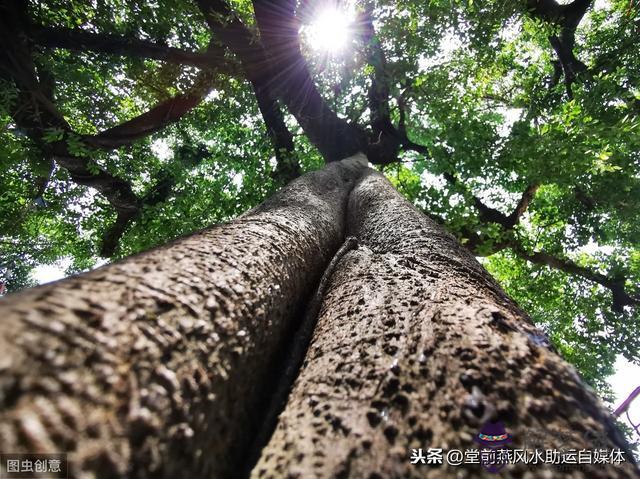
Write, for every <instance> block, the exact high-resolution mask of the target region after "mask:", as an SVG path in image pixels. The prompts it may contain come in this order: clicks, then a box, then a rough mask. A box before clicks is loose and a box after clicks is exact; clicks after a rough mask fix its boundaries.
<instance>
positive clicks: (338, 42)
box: [306, 7, 353, 53]
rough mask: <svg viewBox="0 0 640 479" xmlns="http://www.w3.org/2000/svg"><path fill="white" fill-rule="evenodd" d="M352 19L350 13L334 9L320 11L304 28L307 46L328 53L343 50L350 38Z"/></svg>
mask: <svg viewBox="0 0 640 479" xmlns="http://www.w3.org/2000/svg"><path fill="white" fill-rule="evenodd" d="M352 17H353V16H352V14H351V12H349V11H347V10H340V9H337V8H334V7H332V8H327V9H325V10H322V11H320V12H319V13H318V14H317V15H316V17H315V19H314V20H313V21H312V22H311V24H310V25H309V26H308V27H307V28H306V30H307V31H306V34H307V38H308V42H309V46H311V48H313V49H314V50H321V51H325V52H328V53H337V52H340V51H341V50H343V49H344V48H345V47H346V46H347V44H348V42H349V40H350V38H351V32H350V30H351V27H352V24H353V18H352Z"/></svg>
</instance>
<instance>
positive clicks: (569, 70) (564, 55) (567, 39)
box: [527, 0, 591, 98]
mask: <svg viewBox="0 0 640 479" xmlns="http://www.w3.org/2000/svg"><path fill="white" fill-rule="evenodd" d="M590 5H591V0H574V1H573V2H571V3H569V4H564V5H561V4H559V3H558V2H557V1H556V0H529V1H528V3H527V6H528V8H529V11H530V12H531V14H532V15H533V16H535V17H538V18H540V19H542V20H544V21H546V22H549V23H552V24H555V25H559V26H560V35H559V36H558V35H552V36H550V37H549V42H550V43H551V46H552V47H553V49H554V50H555V52H556V55H557V56H558V60H559V61H560V65H561V66H562V71H563V73H564V80H565V85H566V89H567V95H568V96H569V98H572V96H573V93H572V90H571V85H572V84H573V83H574V82H575V80H576V77H577V76H578V75H579V74H580V73H582V72H585V71H586V70H587V67H586V65H585V64H584V63H582V62H581V61H580V60H578V58H577V57H576V56H575V54H574V52H573V49H574V46H575V34H576V28H577V27H578V25H579V24H580V21H581V20H582V18H583V17H584V15H585V13H586V12H587V10H588V9H589V6H590Z"/></svg>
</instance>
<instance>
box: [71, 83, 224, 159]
mask: <svg viewBox="0 0 640 479" xmlns="http://www.w3.org/2000/svg"><path fill="white" fill-rule="evenodd" d="M211 88H212V84H211V81H210V80H208V79H207V78H206V74H201V75H200V77H199V80H197V81H196V86H194V87H193V88H192V89H191V90H190V91H189V92H187V93H183V94H181V95H176V96H174V97H172V98H169V99H168V100H165V101H163V102H161V103H159V104H158V105H156V106H155V107H153V108H151V109H150V110H149V111H147V112H145V113H143V114H141V115H139V116H137V117H135V118H132V119H131V120H129V121H126V122H124V123H121V124H120V125H117V126H114V127H113V128H110V129H108V130H105V131H103V132H102V133H99V134H98V135H95V136H87V137H85V138H84V140H85V142H86V143H87V144H89V145H91V146H94V147H99V148H105V149H113V148H118V147H120V146H122V145H128V144H130V143H132V142H133V141H135V140H139V139H140V138H144V137H146V136H148V135H150V134H152V133H155V132H157V131H160V130H162V129H163V128H164V127H165V126H167V125H168V124H170V123H173V122H175V121H178V120H179V119H180V118H182V117H183V116H184V115H185V114H187V113H188V112H189V111H191V110H192V109H193V108H195V107H196V106H198V105H199V104H200V103H201V102H202V100H203V99H204V98H205V97H206V96H207V94H208V93H209V92H210V91H211Z"/></svg>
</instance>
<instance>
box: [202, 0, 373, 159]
mask: <svg viewBox="0 0 640 479" xmlns="http://www.w3.org/2000/svg"><path fill="white" fill-rule="evenodd" d="M213 1H216V0H199V2H200V3H201V4H202V3H205V4H210V3H212V2H213ZM253 8H254V11H255V15H256V20H257V22H258V27H259V29H260V37H261V40H262V43H263V45H264V47H265V48H266V52H267V55H268V58H267V60H268V67H267V71H268V72H269V74H270V79H269V81H270V86H271V88H273V89H274V91H275V93H276V94H277V96H278V97H279V98H280V99H281V100H282V101H283V102H284V103H285V105H287V108H288V109H289V111H290V112H291V113H292V114H293V115H294V116H295V117H296V119H297V120H298V123H299V124H300V126H302V129H303V130H304V132H305V133H306V135H307V137H308V138H309V140H310V141H311V143H312V144H313V145H314V146H316V148H318V150H319V151H320V153H321V154H322V156H323V157H324V158H325V160H326V161H328V162H330V161H337V160H341V159H343V158H346V157H348V156H352V155H354V154H356V153H357V152H359V151H366V146H367V140H366V135H365V133H364V131H362V130H361V129H360V128H359V127H357V126H356V125H352V124H350V123H348V122H347V121H346V120H344V119H342V118H340V117H338V116H337V115H336V114H335V113H334V112H333V111H332V110H331V108H329V106H328V105H327V103H326V102H325V101H324V99H323V98H322V96H321V95H320V93H319V92H318V90H317V88H316V86H315V84H314V82H313V79H312V78H311V74H310V73H309V70H308V68H307V64H306V62H305V60H304V58H303V57H302V53H301V52H300V43H299V38H298V29H299V24H298V21H297V20H296V18H295V15H294V9H295V2H294V1H292V0H285V1H281V2H275V1H272V0H254V2H253Z"/></svg>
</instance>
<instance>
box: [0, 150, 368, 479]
mask: <svg viewBox="0 0 640 479" xmlns="http://www.w3.org/2000/svg"><path fill="white" fill-rule="evenodd" d="M364 164H366V162H364ZM364 164H363V162H362V159H358V158H357V157H354V158H352V159H347V160H343V161H341V162H338V163H335V164H332V165H329V166H327V167H326V168H324V169H323V170H321V171H318V172H314V173H310V174H307V175H305V177H303V178H300V179H298V180H296V181H294V182H293V183H292V184H291V185H289V186H288V187H286V188H284V189H283V190H282V191H280V192H279V193H277V194H276V195H274V197H272V198H271V199H270V200H268V201H266V202H265V203H264V204H262V205H261V206H259V207H257V208H255V209H253V210H251V211H249V212H248V213H246V214H244V215H243V216H242V217H240V218H238V219H237V220H235V221H233V222H231V223H228V224H224V225H220V226H215V227H213V228H210V229H207V230H204V231H202V232H199V233H196V234H194V235H192V236H188V237H186V238H183V239H180V240H178V241H175V242H174V243H172V244H170V245H167V246H164V247H161V248H158V249H155V250H152V251H149V252H146V253H144V254H141V255H138V256H135V257H132V258H129V259H126V260H124V261H121V262H118V263H116V264H113V265H110V266H106V267H104V268H100V269H98V270H96V271H92V272H90V273H87V274H84V275H80V276H77V277H74V278H71V279H67V280H64V281H61V282H58V283H54V284H51V285H45V286H42V287H38V288H35V289H31V290H28V291H25V292H22V293H19V294H15V295H11V296H9V297H7V298H5V299H3V300H2V301H1V302H0V317H1V318H2V319H1V320H0V321H1V322H0V324H1V325H2V328H1V332H0V451H2V452H5V453H7V452H11V453H14V452H15V453H17V452H31V453H34V452H41V453H45V452H48V453H51V452H69V453H70V455H69V460H70V467H71V477H79V476H83V477H85V475H86V474H87V473H89V477H91V473H92V474H95V476H97V477H166V478H176V477H194V478H195V477H221V476H233V475H234V471H236V470H237V468H238V467H239V466H238V464H239V462H240V461H241V460H242V454H243V452H244V449H245V448H246V447H248V446H249V444H250V443H251V440H252V434H253V432H254V428H255V425H254V423H255V422H256V421H258V420H259V419H260V414H261V411H260V406H261V404H262V402H263V401H261V400H262V399H263V398H264V396H265V395H268V391H267V388H268V384H266V383H267V382H268V381H269V380H270V379H272V378H271V376H270V375H272V374H273V373H274V367H275V361H276V359H277V357H278V355H279V354H281V351H280V349H281V348H282V347H283V346H284V344H283V340H284V339H286V337H287V332H288V331H289V330H290V329H291V328H292V327H293V326H294V324H293V323H294V320H295V319H297V316H298V315H299V312H300V311H301V309H302V308H303V305H304V302H305V300H306V298H307V297H308V296H309V295H310V294H311V292H312V291H313V289H314V287H315V284H316V283H317V281H318V280H319V278H320V276H321V274H322V272H323V270H324V269H325V267H326V265H327V264H328V263H329V261H330V260H331V258H332V256H333V254H334V252H335V251H336V250H337V249H338V247H339V246H340V244H341V243H342V241H343V238H344V234H345V232H344V223H345V215H344V212H345V210H346V202H347V197H348V193H349V191H350V190H351V188H352V187H353V184H354V182H355V179H356V178H357V176H358V175H359V174H360V173H361V172H362V169H363V166H364Z"/></svg>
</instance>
